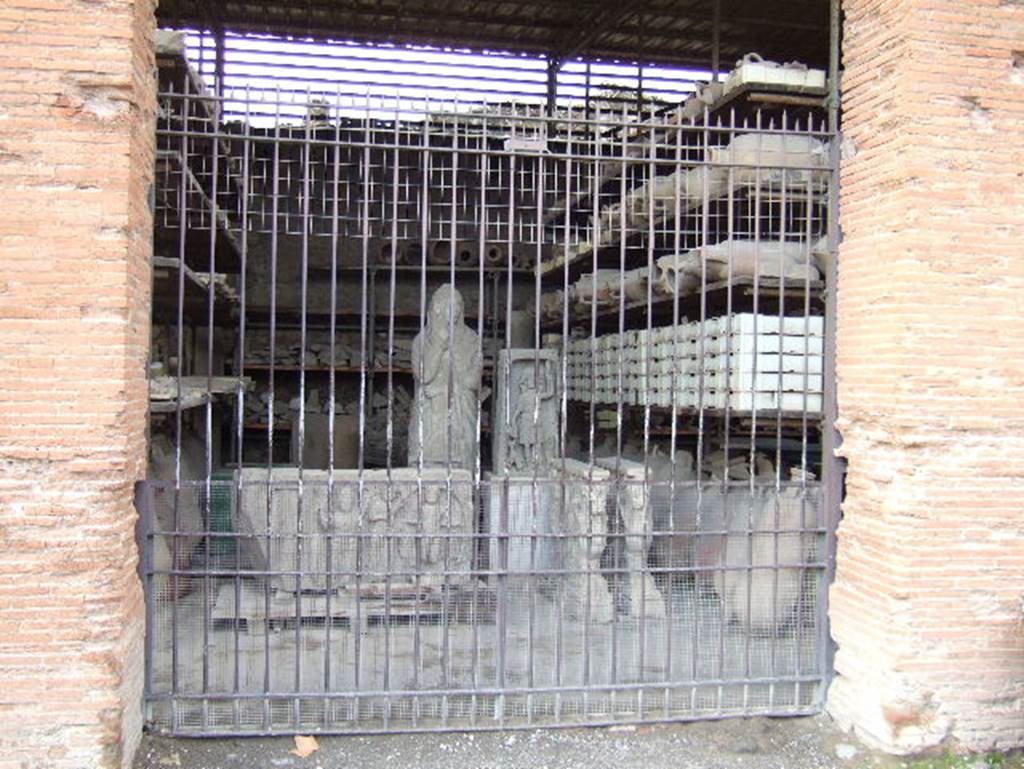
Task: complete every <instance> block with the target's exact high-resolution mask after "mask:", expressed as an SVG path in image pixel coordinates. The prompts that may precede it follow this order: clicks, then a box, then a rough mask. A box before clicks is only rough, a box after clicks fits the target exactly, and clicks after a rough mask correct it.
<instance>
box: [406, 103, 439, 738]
mask: <svg viewBox="0 0 1024 769" xmlns="http://www.w3.org/2000/svg"><path fill="white" fill-rule="evenodd" d="M429 116H430V101H429V99H427V100H424V117H423V130H422V132H421V138H420V142H421V143H420V152H421V155H422V163H423V189H422V191H421V200H420V238H419V243H420V271H419V277H420V280H419V284H420V285H419V305H420V306H419V311H420V312H419V315H420V323H419V329H418V338H419V339H421V340H422V339H423V336H424V334H425V333H426V319H427V248H428V243H429V241H430V189H431V187H432V186H433V185H432V183H431V182H432V179H431V175H432V172H433V169H432V165H431V154H430V117H429ZM412 365H413V367H414V368H415V369H416V378H417V381H418V382H424V381H425V359H424V356H423V354H422V348H421V352H420V354H419V356H418V359H417V353H416V348H415V346H414V349H413V358H412ZM421 397H422V393H421V392H420V388H419V387H417V388H416V391H415V392H414V393H413V398H414V403H415V405H414V409H415V414H416V425H415V430H416V441H415V445H416V447H417V448H416V458H415V460H416V550H415V552H416V566H415V571H416V576H415V587H416V595H417V601H416V607H415V610H414V612H415V614H414V620H415V624H414V626H413V653H412V654H413V672H412V688H413V689H418V688H419V684H420V666H421V665H422V664H423V651H422V647H421V636H420V632H421V631H420V608H419V600H418V596H419V595H420V589H421V585H422V578H421V571H422V564H423V539H422V535H423V531H424V527H423V409H422V405H421V400H420V399H421ZM410 429H413V428H410ZM408 459H409V462H410V463H411V462H412V460H413V458H412V457H411V456H410V457H409V458H408ZM418 703H419V700H416V701H415V702H414V705H413V724H416V723H418V716H419V713H418V707H417V706H418Z"/></svg>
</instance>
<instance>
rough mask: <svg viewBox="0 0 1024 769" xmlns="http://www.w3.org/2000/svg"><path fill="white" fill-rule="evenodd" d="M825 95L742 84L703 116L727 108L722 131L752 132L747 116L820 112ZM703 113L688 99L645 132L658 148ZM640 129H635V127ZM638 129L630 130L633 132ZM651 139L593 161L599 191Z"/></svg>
mask: <svg viewBox="0 0 1024 769" xmlns="http://www.w3.org/2000/svg"><path fill="white" fill-rule="evenodd" d="M826 95H827V89H825V88H813V87H807V86H791V85H786V84H781V83H772V84H768V83H744V84H741V85H739V86H737V87H735V88H733V89H732V90H730V91H729V92H728V93H725V94H722V96H720V97H719V98H718V99H717V100H716V101H715V102H714V103H713V104H711V105H709V106H708V107H707V111H706V114H707V115H709V116H713V115H717V114H718V113H720V112H721V111H722V110H724V109H725V108H726V107H728V108H729V109H730V110H731V113H732V114H731V115H730V120H729V122H728V124H726V125H725V126H723V128H724V129H729V130H735V131H737V132H743V131H755V130H758V127H757V126H747V125H744V124H743V120H744V119H745V118H747V117H750V116H751V115H752V114H753V113H755V112H756V111H757V110H758V109H763V108H765V107H766V106H773V105H778V106H792V107H802V108H806V109H808V110H822V109H824V108H825V97H826ZM704 114H705V106H704V104H703V102H700V101H699V100H697V99H695V98H691V99H688V100H687V101H686V102H685V103H683V104H681V105H679V107H677V108H676V109H675V110H673V111H672V112H671V113H670V114H668V115H667V116H666V118H665V122H664V124H663V127H656V128H653V129H648V131H650V130H653V131H654V142H655V145H656V146H658V143H659V142H664V141H665V140H666V139H667V138H668V137H669V136H671V134H672V133H674V132H675V131H677V130H678V129H679V126H692V127H697V126H701V125H703V123H704V121H703V119H702V118H703V116H704ZM639 127H640V126H637V128H639ZM637 128H633V129H632V130H633V131H634V132H636V131H637ZM761 128H762V129H763V128H767V126H762V127H761ZM651 138H652V137H651V135H650V133H649V132H648V133H642V134H641V135H640V136H639V138H638V139H637V140H635V141H629V142H627V143H626V148H625V151H624V152H623V150H622V149H621V142H615V144H614V145H612V146H615V147H616V148H617V150H618V154H615V155H608V156H605V157H601V158H594V160H595V161H596V160H600V161H602V168H603V169H604V172H603V173H602V174H601V176H600V178H599V179H598V182H597V186H598V188H599V189H600V188H602V187H604V186H605V185H606V184H608V183H609V182H612V181H614V180H616V179H618V178H619V175H620V173H621V171H622V163H621V161H622V159H623V157H624V158H625V159H626V160H627V161H629V160H633V161H636V160H641V159H642V158H643V157H644V156H645V154H646V153H648V152H649V151H650V144H651ZM616 161H620V162H616ZM592 185H593V181H592V180H589V179H588V180H587V183H586V184H585V185H584V186H583V187H582V188H581V189H579V190H577V191H576V192H574V193H572V194H571V195H568V196H566V197H563V198H561V199H560V200H558V201H556V202H555V203H554V204H553V205H552V206H551V207H550V208H548V209H547V211H546V212H545V214H544V218H543V223H544V224H545V225H550V224H554V223H557V222H558V220H559V219H562V218H564V216H565V210H566V208H567V207H568V208H569V210H570V212H572V211H573V210H574V209H575V208H576V206H577V205H578V204H579V203H580V201H583V200H591V199H592V198H593V194H594V189H593V186H592Z"/></svg>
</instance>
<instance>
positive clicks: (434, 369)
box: [408, 283, 482, 470]
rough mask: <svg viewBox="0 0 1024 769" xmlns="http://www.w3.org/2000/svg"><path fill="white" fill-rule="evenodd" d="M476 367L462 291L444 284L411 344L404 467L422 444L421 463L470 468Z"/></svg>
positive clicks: (475, 339) (475, 343)
mask: <svg viewBox="0 0 1024 769" xmlns="http://www.w3.org/2000/svg"><path fill="white" fill-rule="evenodd" d="M481 368H482V361H481V354H480V337H479V335H478V334H477V333H476V332H475V331H473V330H472V329H471V328H469V327H468V326H466V324H465V322H464V321H463V309H462V295H461V294H459V292H458V290H457V289H456V288H455V287H454V286H452V285H451V284H449V283H445V284H444V285H443V286H441V287H440V288H438V289H437V291H435V292H434V295H433V296H432V297H431V298H430V307H429V309H428V310H427V323H426V326H425V327H424V328H423V330H422V331H420V333H419V334H417V335H416V338H415V339H414V340H413V343H412V370H413V376H414V378H415V380H416V395H415V397H414V398H413V404H412V409H411V411H410V414H409V456H408V464H409V465H410V466H413V467H415V466H417V465H418V462H419V460H420V450H421V447H422V452H423V464H424V465H427V466H438V465H447V464H450V465H451V466H452V467H461V468H464V469H466V470H472V469H474V468H475V466H476V454H477V406H478V405H479V393H480V374H481ZM421 441H422V442H421Z"/></svg>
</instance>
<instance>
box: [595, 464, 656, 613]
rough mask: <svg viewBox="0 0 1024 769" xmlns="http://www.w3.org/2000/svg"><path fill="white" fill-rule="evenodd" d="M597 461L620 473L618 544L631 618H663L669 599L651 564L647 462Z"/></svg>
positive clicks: (618, 478) (617, 507)
mask: <svg viewBox="0 0 1024 769" xmlns="http://www.w3.org/2000/svg"><path fill="white" fill-rule="evenodd" d="M597 464H598V465H599V466H600V467H603V468H605V469H607V470H611V471H612V472H617V476H618V477H617V483H616V485H617V491H618V494H617V497H616V500H615V507H616V514H617V517H618V521H617V523H618V525H619V528H620V531H621V533H622V535H623V536H621V537H619V538H618V539H619V542H618V545H619V547H620V549H621V551H622V556H623V560H624V561H625V566H626V575H625V580H624V581H625V594H626V595H627V596H628V598H629V614H630V616H631V617H646V618H648V619H662V618H664V616H665V599H664V597H663V596H662V594H661V591H660V590H659V589H658V586H657V584H656V583H655V581H654V576H653V575H652V574H651V571H650V569H649V568H648V567H647V554H648V551H649V550H650V547H651V539H652V533H653V531H654V521H653V517H652V511H651V495H650V493H649V490H648V484H647V478H646V470H645V468H644V464H643V463H642V462H633V461H630V460H628V459H622V458H621V457H620V458H619V459H616V458H615V457H609V458H606V459H598V460H597Z"/></svg>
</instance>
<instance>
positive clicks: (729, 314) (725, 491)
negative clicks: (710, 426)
mask: <svg viewBox="0 0 1024 769" xmlns="http://www.w3.org/2000/svg"><path fill="white" fill-rule="evenodd" d="M729 122H730V125H729V131H728V132H727V133H726V134H725V135H726V137H727V138H728V140H729V143H730V144H731V143H732V141H733V138H734V137H735V136H736V131H735V128H736V111H735V109H731V110H729ZM717 123H718V128H719V131H718V135H719V136H721V135H722V131H721V128H722V119H721V116H719V117H718V120H717ZM727 173H728V179H729V181H728V192H727V194H726V195H727V196H726V232H727V240H728V243H729V247H728V249H727V254H726V260H727V264H726V279H725V385H724V390H725V392H724V395H725V404H724V406H725V408H724V412H725V413H724V427H723V430H722V444H723V445H722V454H723V461H724V466H725V471H724V472H723V473H722V509H723V510H725V511H727V512H729V513H731V512H732V506H731V505H730V501H729V489H730V481H731V478H730V477H729V436H730V434H731V431H730V429H729V420H730V418H731V416H732V412H731V408H730V407H731V404H732V387H731V384H730V381H729V380H730V377H729V367H730V365H731V362H732V329H733V306H732V297H733V274H732V266H733V265H732V258H733V253H732V242H733V236H734V231H733V216H734V213H735V207H734V202H735V195H734V182H735V168H734V167H733V166H731V165H730V166H729V169H728V171H727ZM719 328H721V322H719ZM718 351H719V352H721V349H719V350H718ZM721 370H722V369H721V367H719V368H718V371H717V372H716V377H718V381H716V383H715V387H716V389H719V388H722V384H721V379H720V373H721ZM750 475H751V477H753V475H754V466H753V465H751V466H750ZM730 518H731V515H730ZM729 524H731V521H729ZM729 524H724V525H723V528H732V527H731V525H729ZM726 552H728V547H727V548H726ZM727 565H731V564H727ZM747 594H748V595H749V594H750V591H749V589H748V591H747ZM749 616H750V615H749V614H748V615H747V617H748V618H749ZM727 624H728V622H727V618H726V616H725V600H724V596H719V602H718V665H717V670H716V673H715V674H716V675H717V676H718V678H719V680H722V679H724V678H725V677H726V676H725V629H726V625H727ZM749 637H750V633H746V634H745V638H747V639H748V641H749ZM745 692H746V690H744V693H745ZM723 695H724V688H723V687H721V686H719V687H718V705H719V708H721V707H722V697H723Z"/></svg>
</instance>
